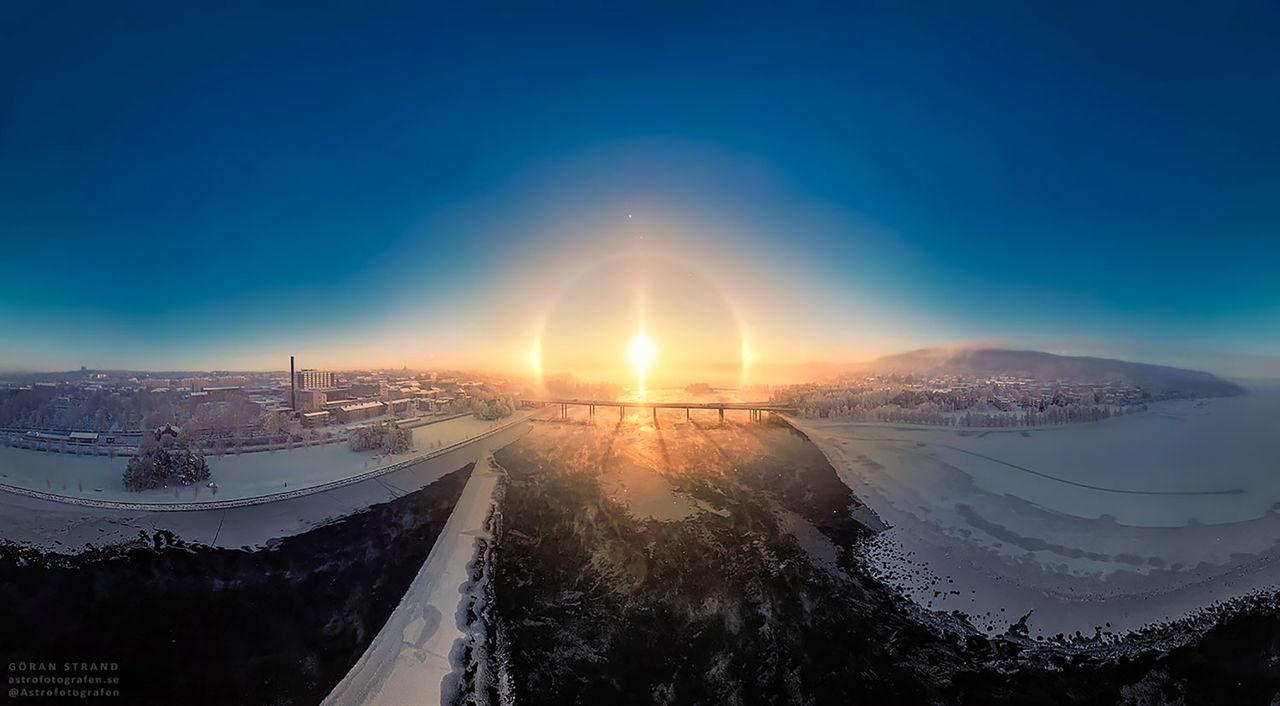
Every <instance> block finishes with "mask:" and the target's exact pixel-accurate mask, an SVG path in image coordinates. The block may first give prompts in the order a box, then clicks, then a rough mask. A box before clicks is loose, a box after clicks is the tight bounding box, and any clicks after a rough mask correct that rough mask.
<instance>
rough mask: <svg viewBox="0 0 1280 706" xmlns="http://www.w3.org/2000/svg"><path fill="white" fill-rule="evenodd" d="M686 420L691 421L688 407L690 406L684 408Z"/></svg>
mask: <svg viewBox="0 0 1280 706" xmlns="http://www.w3.org/2000/svg"><path fill="white" fill-rule="evenodd" d="M684 420H685V421H686V422H687V421H689V408H688V407H685V408H684Z"/></svg>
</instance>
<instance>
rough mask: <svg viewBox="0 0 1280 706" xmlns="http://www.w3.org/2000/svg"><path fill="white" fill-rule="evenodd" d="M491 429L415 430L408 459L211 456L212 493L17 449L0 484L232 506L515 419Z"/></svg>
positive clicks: (0, 470)
mask: <svg viewBox="0 0 1280 706" xmlns="http://www.w3.org/2000/svg"><path fill="white" fill-rule="evenodd" d="M530 414H532V412H530V411H522V412H518V413H517V416H516V417H513V418H508V419H503V420H499V421H497V422H488V421H481V420H478V419H475V418H474V417H461V418H457V419H450V420H447V421H443V422H438V423H435V424H428V425H425V426H420V427H416V428H414V429H413V448H412V450H411V451H410V452H408V453H403V454H395V455H391V454H385V453H380V452H373V451H368V452H354V451H352V450H351V448H350V446H349V445H348V444H346V443H337V444H325V445H320V446H305V447H299V448H295V449H288V450H279V451H269V452H259V453H246V454H239V455H236V454H227V455H223V456H209V457H208V461H209V470H210V473H211V476H212V477H211V480H212V481H214V482H215V483H216V485H217V487H216V488H210V487H208V486H207V485H206V484H204V483H198V484H196V485H191V486H180V485H173V486H170V487H168V488H157V489H155V490H148V491H143V492H140V493H135V492H130V491H127V490H125V489H124V485H123V483H122V482H121V476H122V475H123V473H124V468H125V464H126V463H127V462H128V459H127V458H126V457H116V458H111V457H107V456H87V455H86V456H77V455H74V454H59V453H49V452H42V451H31V450H27V449H19V448H0V484H3V485H10V486H14V487H17V488H24V489H27V490H34V491H39V492H43V493H52V494H55V495H60V496H66V497H70V498H86V499H92V500H106V501H119V502H129V503H193V502H210V501H218V500H237V499H242V498H253V497H259V496H264V495H271V494H275V493H282V492H288V491H293V490H299V489H302V488H309V487H313V486H318V485H322V484H325V483H330V482H333V481H336V480H341V479H343V478H348V477H351V476H355V475H359V474H362V473H366V472H369V471H373V470H376V469H378V468H382V467H386V466H392V465H395V464H399V463H402V462H404V461H408V460H411V459H414V458H423V457H426V456H428V455H430V454H432V453H434V452H436V451H438V450H440V449H441V448H444V447H447V446H450V445H452V444H456V443H458V442H461V441H464V440H466V439H469V438H473V437H475V436H478V435H480V434H483V433H485V432H487V431H490V430H492V429H495V428H497V427H499V426H502V425H506V424H509V423H511V422H512V421H515V420H517V419H523V418H526V417H527V416H529V415H530Z"/></svg>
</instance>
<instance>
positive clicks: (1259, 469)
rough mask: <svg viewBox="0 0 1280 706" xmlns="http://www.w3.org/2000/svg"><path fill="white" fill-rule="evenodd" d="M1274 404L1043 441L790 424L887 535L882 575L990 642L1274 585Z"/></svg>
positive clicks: (1185, 407) (1163, 415)
mask: <svg viewBox="0 0 1280 706" xmlns="http://www.w3.org/2000/svg"><path fill="white" fill-rule="evenodd" d="M1277 414H1280V396H1277V395H1276V394H1275V393H1274V392H1260V393H1255V394H1251V395H1247V396H1243V397H1238V398H1222V399H1213V400H1197V401H1179V402H1171V403H1160V404H1158V405H1152V409H1151V410H1149V411H1148V412H1146V413H1143V414H1138V415H1132V416H1126V417H1120V418H1113V419H1110V420H1106V421H1103V422H1096V423H1091V424H1081V425H1075V426H1070V427H1056V428H1049V429H1043V430H1017V431H1013V432H1010V431H1005V430H1002V431H1000V432H997V433H985V434H984V433H976V434H975V433H966V432H971V431H972V430H950V431H946V430H934V429H915V428H910V427H904V426H898V427H889V426H882V425H877V426H874V427H869V426H863V425H857V424H849V423H847V422H840V421H837V420H831V421H828V420H810V419H792V420H790V421H791V422H792V424H793V425H794V426H795V427H796V428H797V429H799V430H801V431H803V432H804V433H805V434H806V435H807V436H808V437H809V438H810V440H811V441H813V442H814V443H815V444H816V445H817V446H818V447H819V448H820V449H822V451H823V453H824V454H825V455H826V457H827V459H828V460H829V461H830V462H831V464H832V465H833V467H835V468H836V470H837V473H838V474H839V476H840V478H841V479H842V480H843V481H844V482H845V483H846V484H847V485H848V486H849V487H850V488H851V489H852V490H853V491H854V492H855V493H856V494H857V495H858V496H859V497H861V498H863V499H864V500H865V501H866V502H867V504H868V505H869V506H870V507H871V508H872V509H873V510H874V511H875V512H876V513H877V514H878V515H879V516H880V517H881V518H882V519H883V520H884V521H885V522H886V523H888V524H889V525H891V529H889V530H888V531H886V532H884V533H882V534H881V535H879V536H878V537H877V538H876V539H875V540H873V541H872V542H870V543H869V544H868V548H867V551H866V555H867V558H868V561H869V562H870V563H871V565H872V566H873V568H874V569H875V570H876V571H877V572H878V574H879V575H880V576H881V577H882V578H884V580H886V581H888V582H889V583H891V584H892V585H894V586H896V587H897V588H899V589H900V590H902V591H903V592H904V594H906V595H907V596H909V597H910V598H911V599H912V600H914V601H915V602H916V603H918V604H920V605H921V606H922V607H926V608H929V609H934V610H946V611H951V610H960V611H962V612H964V613H965V614H966V615H969V616H970V617H971V618H972V620H973V622H974V624H975V625H977V626H979V627H981V628H984V629H985V630H987V631H988V632H991V633H998V632H1002V631H1004V630H1006V629H1008V627H1009V626H1010V625H1012V624H1013V623H1015V622H1016V621H1017V620H1018V619H1019V618H1020V616H1022V615H1025V614H1026V613H1027V612H1028V611H1034V613H1033V616H1032V618H1031V619H1030V620H1029V627H1030V629H1031V632H1032V634H1039V635H1054V634H1056V633H1058V632H1063V633H1067V634H1071V633H1074V632H1075V631H1076V630H1079V631H1081V632H1082V633H1084V634H1092V633H1093V632H1094V628H1098V629H1100V630H1102V631H1104V632H1111V633H1113V634H1118V633H1122V632H1124V631H1127V630H1136V629H1139V628H1141V627H1142V626H1144V625H1147V624H1150V623H1155V622H1162V621H1167V620H1172V619H1176V618H1179V617H1181V616H1183V615H1186V614H1187V613H1189V612H1192V611H1195V610H1196V609H1198V608H1201V607H1203V606H1206V605H1210V604H1212V603H1214V602H1215V601H1224V600H1228V599H1230V598H1233V597H1235V596H1239V595H1242V594H1245V593H1248V592H1250V591H1255V590H1268V589H1270V588H1272V587H1274V586H1275V585H1277V584H1280V561H1277V559H1280V552H1278V547H1277V544H1276V540H1275V537H1277V536H1280V534H1278V533H1280V513H1278V512H1277V510H1276V507H1277V501H1280V479H1278V478H1277V477H1276V474H1275V473H1274V469H1273V468H1272V467H1271V465H1270V464H1272V463H1273V459H1274V458H1276V457H1277V455H1280V440H1278V437H1277V435H1276V434H1274V433H1272V432H1269V431H1268V426H1269V425H1273V422H1271V421H1270V420H1273V419H1275V418H1276V415H1277Z"/></svg>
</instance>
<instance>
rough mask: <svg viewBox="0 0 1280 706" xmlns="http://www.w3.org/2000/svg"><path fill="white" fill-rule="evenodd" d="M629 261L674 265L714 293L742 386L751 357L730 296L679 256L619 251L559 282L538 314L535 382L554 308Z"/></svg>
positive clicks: (542, 373) (540, 370)
mask: <svg viewBox="0 0 1280 706" xmlns="http://www.w3.org/2000/svg"><path fill="white" fill-rule="evenodd" d="M629 261H631V262H635V263H636V266H637V269H643V267H644V266H646V265H648V266H655V265H656V266H661V267H667V268H674V269H676V270H679V271H681V272H682V273H683V274H684V275H685V276H687V277H690V278H692V280H693V281H695V282H696V283H697V284H699V285H701V286H703V287H705V288H706V289H708V290H710V291H711V292H714V295H715V297H716V299H717V303H718V304H720V305H721V306H722V307H723V308H724V310H725V312H726V313H727V314H728V316H729V319H730V321H729V323H730V325H731V326H732V328H733V329H734V331H735V332H736V336H737V357H738V376H737V377H738V385H739V387H740V388H743V387H745V385H746V384H747V373H748V369H749V366H750V360H751V354H750V348H749V346H748V338H747V329H746V326H745V324H744V321H743V317H742V315H741V313H740V312H739V310H738V308H737V307H736V306H735V304H734V302H733V300H732V298H731V297H730V296H728V295H727V294H726V293H725V290H724V288H723V287H722V286H720V285H719V284H718V283H717V282H716V281H715V280H714V279H713V278H711V277H708V276H707V275H706V274H704V273H702V272H701V271H699V270H698V269H696V268H695V267H694V266H693V265H691V264H690V263H688V262H685V261H683V260H681V259H679V258H676V257H673V256H670V255H643V256H638V255H633V254H620V255H616V256H613V257H609V258H605V259H602V260H599V261H596V262H593V263H591V264H590V265H588V266H586V267H584V268H582V269H581V270H580V271H579V272H578V273H577V274H576V275H574V276H573V277H572V278H570V279H568V280H567V281H566V282H565V283H564V285H562V286H561V287H560V288H559V289H558V290H557V291H556V294H555V295H554V296H553V297H552V298H551V299H550V300H549V302H548V305H547V306H546V307H545V309H544V310H543V313H542V314H541V315H540V316H539V317H538V320H537V323H536V327H535V335H534V343H533V346H532V348H531V349H530V352H529V362H530V365H531V368H532V372H533V375H534V378H535V380H536V381H537V383H538V384H541V383H542V382H543V379H544V377H545V375H546V370H545V366H544V362H545V359H544V350H545V347H546V340H547V339H546V337H547V334H548V331H547V329H548V323H549V322H550V321H551V319H552V318H553V316H554V315H555V313H556V311H557V310H558V309H560V308H561V306H562V304H563V303H564V300H565V298H566V297H567V296H569V295H570V294H572V293H573V292H575V290H576V289H577V288H578V287H579V286H581V285H582V284H583V283H584V282H586V281H588V280H589V279H590V278H592V277H593V276H596V275H598V274H599V273H600V272H601V270H603V269H605V268H609V267H617V266H619V265H622V264H625V263H627V262H629ZM641 318H643V314H641ZM640 325H641V326H642V327H643V326H644V324H643V321H641V323H640ZM626 355H628V354H627V353H626V352H625V351H619V357H620V358H622V357H625V356H626Z"/></svg>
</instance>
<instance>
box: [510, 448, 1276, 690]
mask: <svg viewBox="0 0 1280 706" xmlns="http://www.w3.org/2000/svg"><path fill="white" fill-rule="evenodd" d="M636 449H640V451H639V452H637V451H636ZM496 458H497V460H498V463H499V464H501V465H502V466H503V467H505V468H506V469H507V471H508V472H509V479H508V487H507V490H506V494H505V498H504V500H503V503H502V508H501V514H502V521H501V532H500V534H499V536H498V538H497V552H496V555H495V556H496V567H495V569H496V571H495V579H494V580H495V585H494V587H493V591H492V592H493V595H494V596H495V600H494V602H493V607H492V609H491V612H490V613H489V615H488V616H487V620H488V622H489V624H490V630H491V631H492V632H493V633H494V634H495V635H496V642H497V645H498V648H497V649H496V650H495V658H494V659H495V662H496V663H495V664H494V665H493V666H494V667H495V669H496V670H497V671H499V672H505V675H506V678H505V680H504V683H505V684H507V685H508V686H509V689H510V691H511V695H512V696H514V697H515V699H516V701H517V702H518V703H522V704H524V703H532V704H537V703H555V704H560V703H580V704H598V703H619V704H620V703H679V704H690V703H708V704H710V703H715V704H721V703H743V704H751V703H813V704H828V703H874V704H878V703H963V704H996V703H1043V704H1058V703H1143V704H1147V703H1150V704H1162V703H1205V704H1209V703H1239V704H1248V703H1257V704H1266V703H1271V702H1272V700H1273V697H1275V696H1276V694H1277V690H1278V689H1280V602H1278V601H1277V599H1276V597H1275V596H1257V597H1254V598H1251V599H1247V600H1243V601H1239V602H1237V603H1235V604H1233V605H1231V606H1227V607H1221V606H1219V607H1214V608H1213V609H1212V610H1210V611H1206V612H1205V613H1204V614H1202V615H1199V616H1195V617H1193V618H1192V619H1189V620H1187V621H1183V622H1181V623H1178V624H1175V625H1164V626H1157V627H1153V628H1151V629H1150V630H1147V631H1145V632H1144V633H1143V634H1140V635H1132V636H1129V637H1128V638H1126V639H1124V640H1121V641H1119V642H1116V643H1111V644H1102V643H1101V642H1095V641H1091V640H1090V639H1088V636H1085V637H1084V639H1079V640H1076V641H1074V642H1071V643H1066V642H1063V643H1054V644H1047V643H1040V642H1034V641H1031V640H1029V639H1027V638H1026V637H1025V636H1023V635H1020V634H1017V632H1016V631H1014V632H1013V633H1012V634H1010V635H1008V636H1006V637H1003V638H998V639H988V638H986V637H984V636H982V635H981V634H979V633H978V632H977V631H975V630H973V628H972V627H971V626H970V625H969V624H968V623H967V622H965V621H964V620H963V619H962V618H959V617H955V616H950V615H944V614H939V613H931V612H927V611H923V610H921V609H919V608H917V607H915V606H914V605H912V604H910V603H909V602H907V601H905V600H904V599H902V598H900V597H899V596H897V595H895V594H894V593H893V592H892V591H891V590H890V589H889V588H887V587H886V586H885V585H884V584H881V583H880V582H878V581H877V580H875V579H874V578H872V577H871V576H870V574H869V573H868V572H867V571H866V570H865V569H864V568H863V566H862V564H861V562H860V560H859V558H858V552H857V546H858V542H859V541H860V540H861V539H862V538H864V537H866V536H868V535H869V534H870V532H871V530H870V529H868V528H867V527H864V526H863V525H862V524H859V523H858V522H855V521H853V520H852V519H850V515H851V513H850V508H851V507H852V508H855V509H856V508H857V507H858V506H859V502H858V500H857V499H856V498H855V497H853V496H852V495H851V494H850V492H849V490H848V488H847V487H845V486H844V485H843V484H842V483H841V482H840V481H839V479H838V477H837V476H836V474H835V472H834V470H833V469H831V467H830V465H829V464H828V463H827V462H826V460H825V458H823V457H822V455H821V453H820V452H819V451H818V450H817V449H816V448H815V447H813V446H812V445H811V444H809V443H808V442H807V440H805V439H804V438H803V437H801V436H800V435H799V434H796V433H795V432H793V431H791V430H790V429H789V428H784V427H779V426H772V427H760V426H756V427H733V426H730V427H726V428H716V427H702V426H697V425H685V424H680V425H672V426H670V427H667V428H661V429H658V430H651V429H650V430H643V429H637V428H636V427H634V426H629V427H628V426H620V427H617V428H614V427H613V426H607V427H596V428H592V427H581V426H571V425H563V426H556V427H552V426H541V427H539V428H538V429H537V430H536V431H535V432H534V433H533V434H531V435H529V436H527V437H525V438H524V439H523V440H521V441H520V442H518V443H517V444H514V445H512V446H510V447H508V448H506V449H504V450H503V451H501V452H499V453H498V454H497V456H496ZM637 458H639V459H641V460H648V461H650V462H651V467H652V468H653V469H654V471H655V472H657V473H659V474H661V475H662V476H663V477H665V478H666V479H667V480H668V481H669V482H670V483H671V484H672V485H673V486H674V487H676V488H679V489H680V490H681V491H682V492H684V493H687V494H689V495H692V496H693V497H695V498H697V499H698V500H699V501H701V503H702V504H703V506H704V507H705V508H707V509H708V510H709V511H707V512H701V513H698V514H696V515H694V516H692V517H689V518H687V519H682V520H678V521H673V522H662V521H657V520H653V519H643V518H637V517H635V516H633V515H632V514H631V513H629V512H628V510H627V506H626V505H624V504H623V502H625V500H626V499H625V498H623V500H622V501H620V500H619V497H618V496H617V494H616V493H610V492H608V490H607V488H608V487H609V484H608V483H602V479H605V478H608V477H611V474H613V473H615V469H616V468H617V467H619V464H624V463H634V462H635V461H636V460H637ZM859 516H865V515H864V514H860V515H859ZM797 517H798V518H800V521H799V523H797V521H796V518H797ZM802 525H807V526H809V527H812V528H816V530H817V531H818V532H819V533H820V537H819V546H817V547H815V542H814V539H813V537H812V536H809V537H805V535H806V530H805V528H804V527H803V526H802ZM801 537H804V538H801ZM821 537H825V542H827V543H829V544H828V548H829V549H832V548H833V549H834V551H833V552H831V554H832V555H833V556H835V557H836V560H835V561H834V562H833V561H829V560H824V558H823V551H822V546H820V545H821V544H822V542H823V541H824V540H822V539H821Z"/></svg>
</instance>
